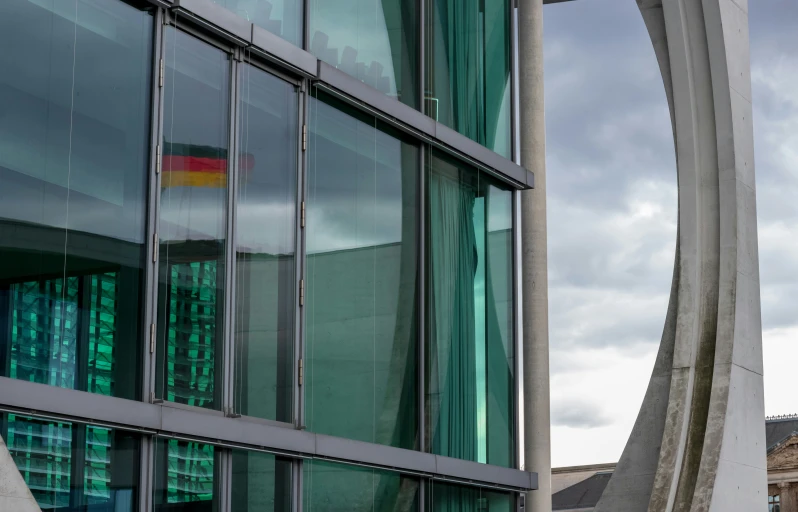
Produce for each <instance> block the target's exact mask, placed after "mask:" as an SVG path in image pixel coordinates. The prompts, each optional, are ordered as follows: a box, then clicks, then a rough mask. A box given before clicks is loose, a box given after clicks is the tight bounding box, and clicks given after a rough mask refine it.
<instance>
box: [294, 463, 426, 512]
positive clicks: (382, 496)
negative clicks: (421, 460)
mask: <svg viewBox="0 0 798 512" xmlns="http://www.w3.org/2000/svg"><path fill="white" fill-rule="evenodd" d="M418 488H419V482H418V480H417V479H415V478H411V477H408V476H406V475H401V474H399V473H393V472H391V471H384V470H379V469H372V468H364V467H358V466H349V465H344V464H336V463H332V462H327V461H321V460H308V461H306V462H305V463H304V480H303V500H302V504H303V507H304V509H305V510H307V511H308V512H416V511H418V510H419V503H418V502H419V498H418Z"/></svg>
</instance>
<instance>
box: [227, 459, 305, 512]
mask: <svg viewBox="0 0 798 512" xmlns="http://www.w3.org/2000/svg"><path fill="white" fill-rule="evenodd" d="M232 475H233V481H232V484H231V485H232V492H231V493H230V494H231V497H232V498H231V499H232V503H231V507H230V511H231V512H288V511H289V510H291V461H290V460H288V459H284V458H281V457H275V456H274V455H271V454H269V453H260V452H252V451H245V450H233V472H232Z"/></svg>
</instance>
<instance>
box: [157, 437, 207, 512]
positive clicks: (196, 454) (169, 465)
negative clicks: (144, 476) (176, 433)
mask: <svg viewBox="0 0 798 512" xmlns="http://www.w3.org/2000/svg"><path fill="white" fill-rule="evenodd" d="M215 456H216V453H215V450H214V447H213V446H212V445H209V444H202V443H196V442H193V441H182V440H179V439H158V440H156V443H155V485H154V489H153V492H154V496H153V504H154V506H155V508H154V510H155V512H213V511H215V510H218V508H217V507H218V504H217V501H218V497H217V491H216V488H215V482H217V481H218V477H217V476H216V472H217V469H216V468H217V467H218V464H216V463H215V460H214V458H215Z"/></svg>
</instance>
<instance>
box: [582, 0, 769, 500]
mask: <svg viewBox="0 0 798 512" xmlns="http://www.w3.org/2000/svg"><path fill="white" fill-rule="evenodd" d="M638 6H639V7H640V10H641V13H642V15H643V19H644V20H645V23H646V26H647V28H648V31H649V34H650V35H651V40H652V42H653V44H654V48H655V51H656V55H657V59H658V61H659V65H660V69H661V71H662V76H663V80H664V83H665V90H666V93H667V97H668V102H669V105H670V110H671V118H672V122H673V128H674V140H675V146H676V154H677V167H678V182H679V185H678V187H679V231H678V242H677V250H676V262H675V265H674V278H673V287H672V289H671V301H670V306H669V308H668V314H667V318H666V322H665V329H664V331H663V335H662V342H661V345H660V351H659V354H658V356H657V361H656V363H655V367H654V372H653V374H652V377H651V382H650V383H649V387H648V391H647V393H646V396H645V399H644V401H643V406H642V408H641V411H640V414H639V416H638V419H637V422H636V424H635V426H634V429H633V431H632V435H631V436H630V438H629V442H628V443H627V445H626V449H625V450H624V453H623V456H622V457H621V460H620V462H619V463H618V467H617V470H616V471H615V473H614V475H613V478H612V479H611V480H610V483H609V485H608V486H607V489H606V491H605V493H604V495H603V496H602V499H601V501H600V502H599V504H598V506H597V507H596V509H595V510H596V511H597V512H644V511H646V510H648V511H651V512H666V511H667V512H670V511H717V512H734V511H740V512H749V511H752V512H756V511H763V512H764V511H765V510H766V509H767V472H766V461H765V451H766V448H765V429H764V422H763V421H762V418H763V417H764V399H763V382H762V336H761V331H762V329H761V319H760V303H759V259H758V248H757V232H756V198H755V183H754V152H753V123H752V108H751V78H750V63H749V44H748V12H747V11H748V2H747V0H638Z"/></svg>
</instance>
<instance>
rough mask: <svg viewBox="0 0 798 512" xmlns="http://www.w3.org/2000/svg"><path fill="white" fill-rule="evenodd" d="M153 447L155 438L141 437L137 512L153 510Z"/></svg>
mask: <svg viewBox="0 0 798 512" xmlns="http://www.w3.org/2000/svg"><path fill="white" fill-rule="evenodd" d="M154 445H155V438H154V437H150V436H141V441H140V442H139V456H140V460H141V463H140V464H139V499H138V502H139V506H138V510H139V512H146V511H148V510H152V509H153V504H152V484H153V478H154V476H153V470H154V468H155V463H154V457H153V449H154Z"/></svg>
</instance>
